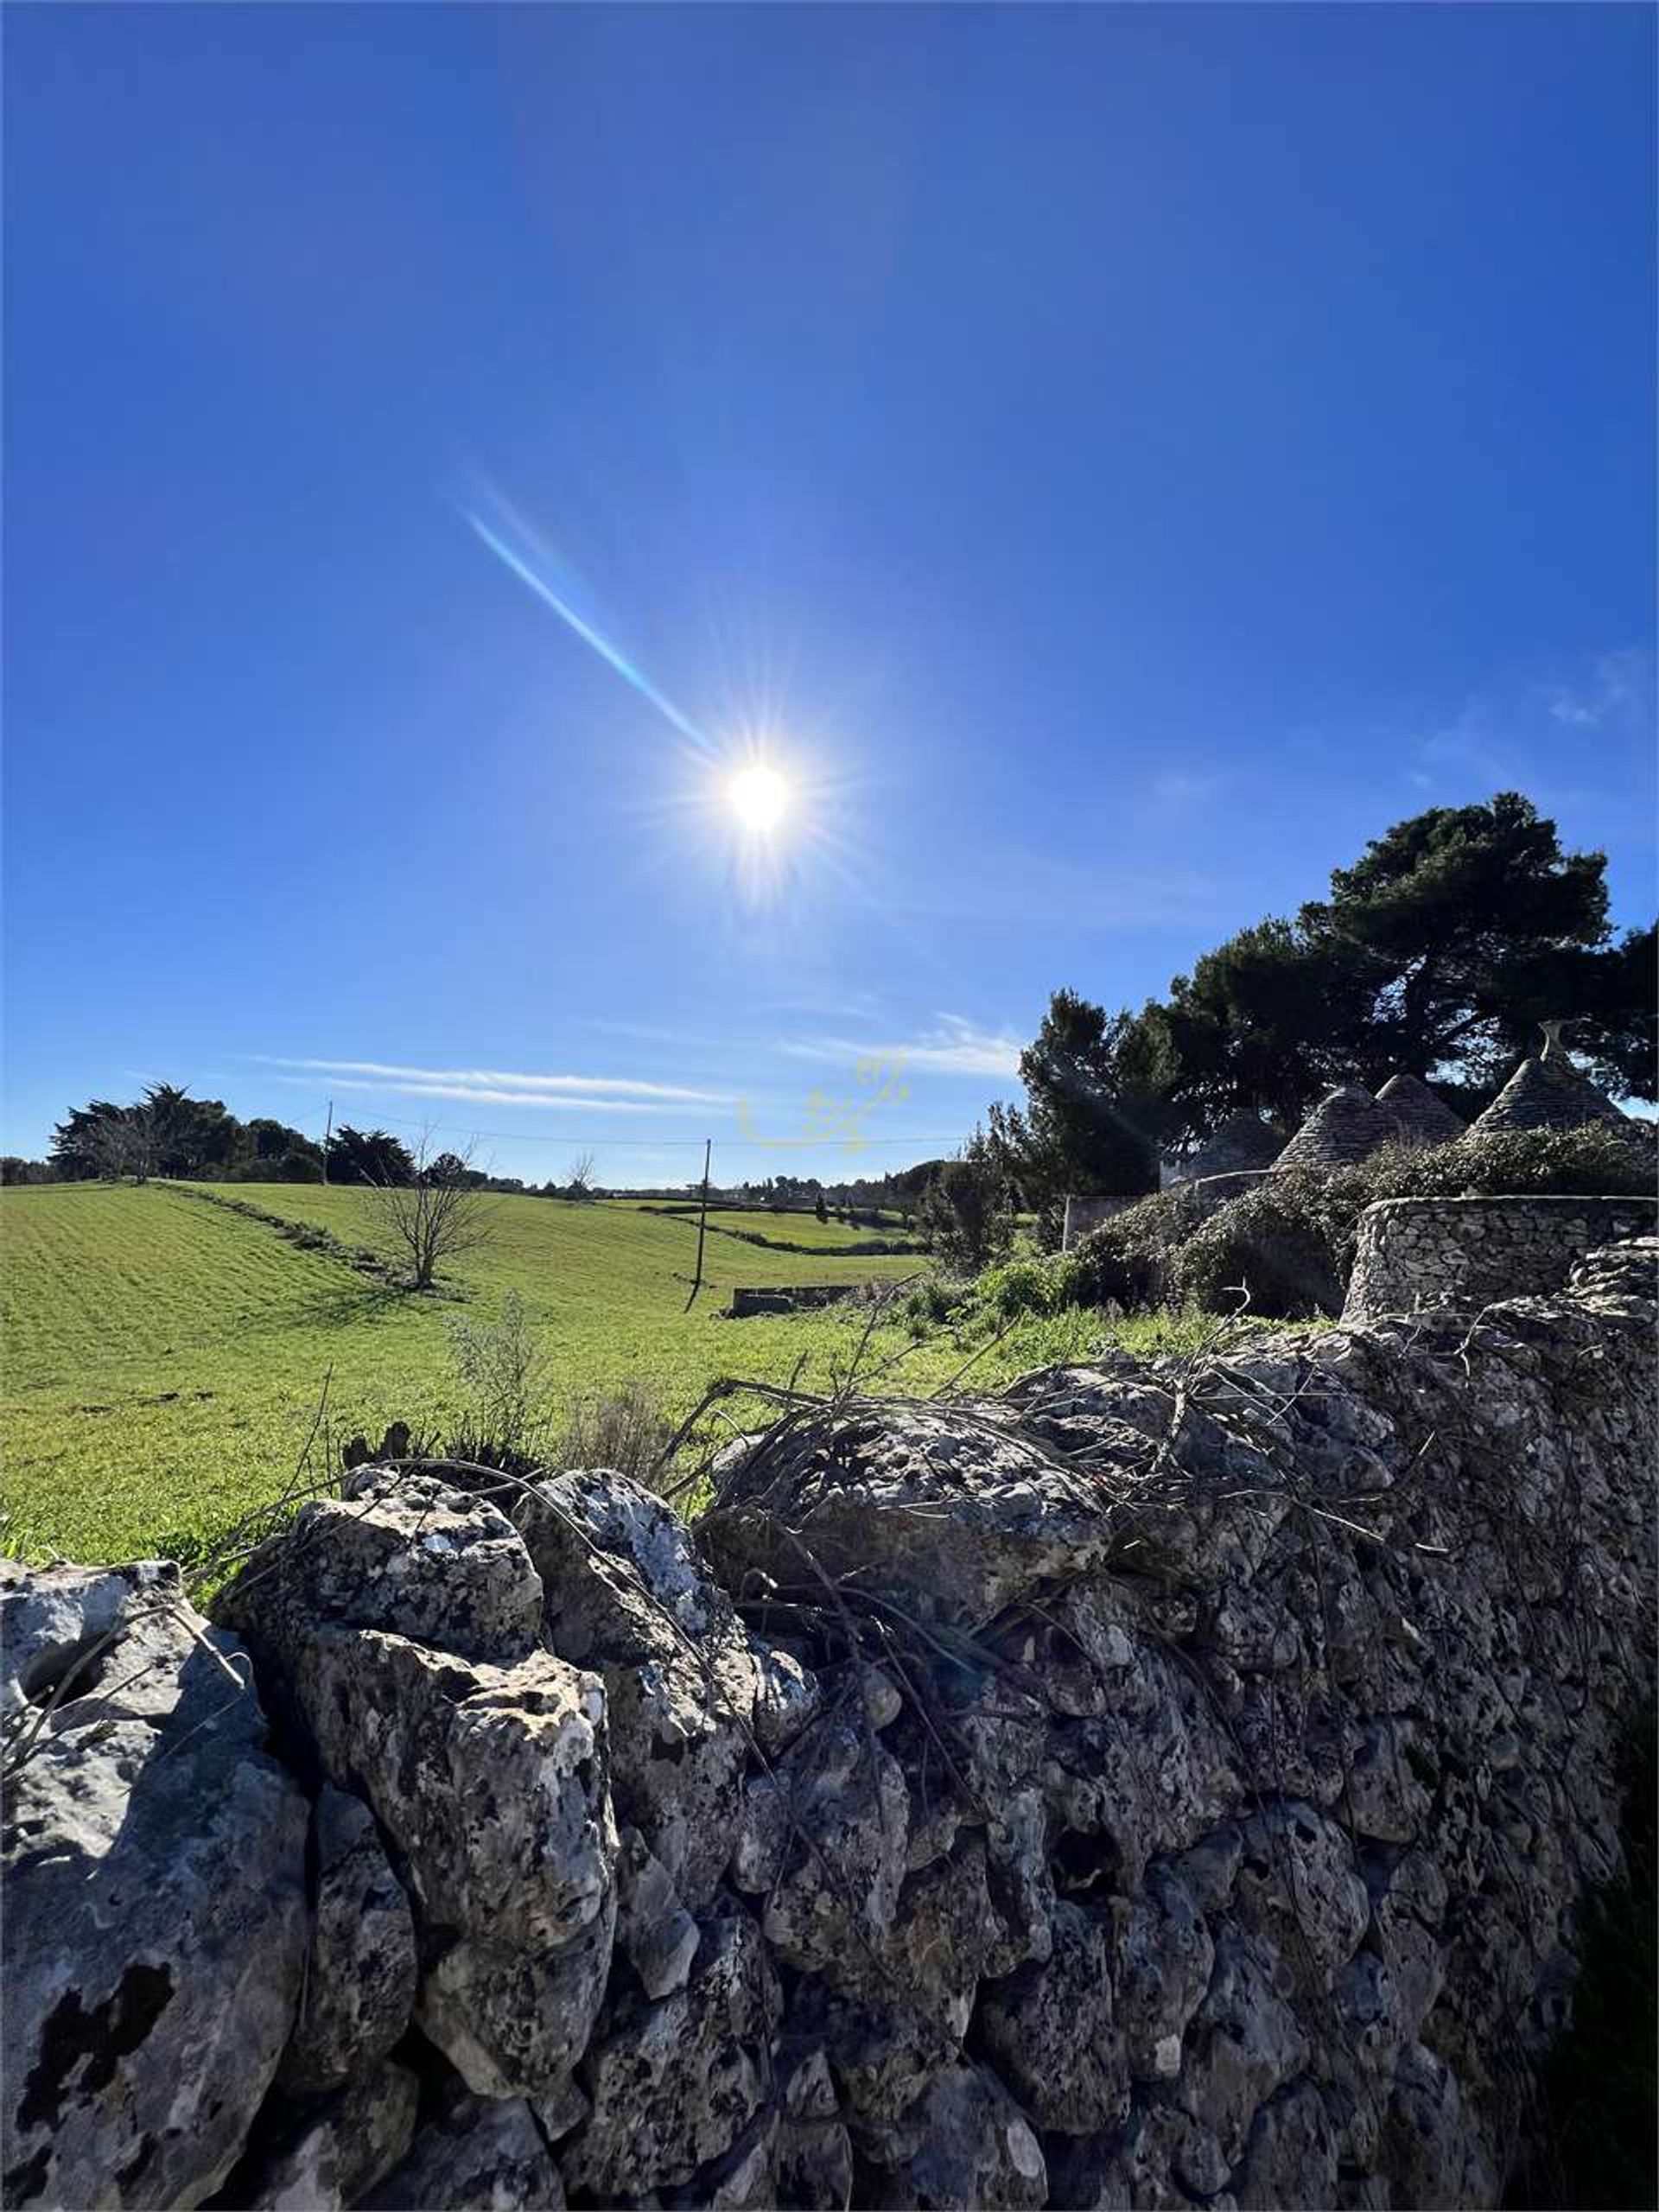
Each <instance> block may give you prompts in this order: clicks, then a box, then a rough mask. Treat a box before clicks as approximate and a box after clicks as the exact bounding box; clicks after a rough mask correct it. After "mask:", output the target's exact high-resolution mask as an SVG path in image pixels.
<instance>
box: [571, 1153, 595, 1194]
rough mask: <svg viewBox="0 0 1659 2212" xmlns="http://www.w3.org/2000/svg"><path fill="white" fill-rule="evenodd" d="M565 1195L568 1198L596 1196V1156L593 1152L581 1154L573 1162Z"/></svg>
mask: <svg viewBox="0 0 1659 2212" xmlns="http://www.w3.org/2000/svg"><path fill="white" fill-rule="evenodd" d="M564 1195H565V1196H566V1198H592V1197H593V1196H594V1155H593V1154H592V1153H591V1152H579V1153H578V1154H576V1156H575V1159H574V1160H572V1161H571V1163H570V1173H569V1179H568V1180H567V1181H566V1184H565V1186H564Z"/></svg>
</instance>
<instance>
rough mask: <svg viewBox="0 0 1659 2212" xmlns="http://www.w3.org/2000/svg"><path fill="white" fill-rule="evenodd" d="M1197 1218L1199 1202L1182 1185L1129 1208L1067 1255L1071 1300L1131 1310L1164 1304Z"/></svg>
mask: <svg viewBox="0 0 1659 2212" xmlns="http://www.w3.org/2000/svg"><path fill="white" fill-rule="evenodd" d="M1196 1219H1197V1205H1196V1202H1195V1201H1194V1199H1193V1198H1192V1193H1191V1192H1190V1191H1189V1190H1187V1189H1185V1188H1184V1187H1182V1186H1181V1185H1177V1186H1176V1187H1175V1188H1174V1189H1173V1190H1168V1191H1154V1192H1152V1194H1151V1195H1150V1196H1149V1197H1147V1198H1142V1199H1141V1200H1140V1201H1139V1202H1138V1204H1136V1205H1132V1206H1126V1207H1125V1208H1124V1209H1123V1211H1122V1213H1116V1214H1114V1215H1113V1216H1112V1217H1111V1219H1110V1220H1109V1221H1103V1222H1102V1224H1100V1227H1099V1228H1098V1229H1095V1230H1090V1233H1089V1234H1088V1236H1084V1237H1082V1238H1080V1239H1079V1240H1078V1242H1077V1244H1076V1245H1075V1246H1074V1247H1073V1248H1072V1249H1071V1251H1070V1252H1068V1253H1066V1254H1065V1262H1066V1267H1065V1275H1064V1277H1063V1281H1064V1285H1065V1302H1066V1303H1067V1304H1068V1305H1072V1306H1122V1308H1123V1310H1124V1312H1125V1313H1141V1312H1146V1311H1149V1310H1151V1309H1152V1308H1154V1307H1155V1306H1162V1305H1163V1304H1164V1303H1165V1302H1166V1293H1167V1291H1168V1287H1169V1281H1170V1276H1171V1273H1172V1270H1173V1266H1174V1262H1175V1257H1176V1255H1177V1253H1178V1252H1179V1249H1180V1247H1181V1244H1182V1243H1183V1242H1184V1241H1185V1238H1186V1236H1188V1235H1189V1234H1190V1233H1191V1230H1192V1224H1193V1223H1194V1221H1195V1220H1196Z"/></svg>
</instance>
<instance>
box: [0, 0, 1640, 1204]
mask: <svg viewBox="0 0 1659 2212" xmlns="http://www.w3.org/2000/svg"><path fill="white" fill-rule="evenodd" d="M5 45H6V49H7V64H8V66H7V81H6V95H5V96H6V108H7V114H6V125H7V129H6V148H5V186H6V191H5V247H6V274H7V291H8V296H7V301H6V315H5V323H4V353H5V372H6V397H7V403H8V404H7V410H6V442H5V462H6V490H7V507H8V530H7V542H6V549H5V550H6V556H7V557H6V563H5V613H6V618H7V620H6V627H7V641H8V647H9V651H8V656H7V663H8V664H7V671H6V698H5V707H6V737H7V747H6V777H7V791H6V798H7V807H6V861H7V868H6V901H7V905H6V921H7V928H6V945H5V951H6V963H7V973H6V982H7V1010H8V1020H7V1085H8V1090H7V1116H6V1124H5V1131H4V1143H5V1146H6V1148H8V1149H12V1150H22V1151H25V1152H35V1151H38V1150H39V1149H41V1147H43V1145H44V1143H45V1141H46V1139H47V1135H48V1130H49V1126H50V1123H51V1122H52V1121H53V1120H54V1118H55V1117H56V1116H58V1115H59V1114H60V1113H61V1111H62V1110H63V1109H65V1108H66V1107H67V1106H68V1105H69V1104H71V1103H75V1102H78V1101H79V1100H81V1099H83V1098H85V1097H86V1096H89V1095H92V1094H93V1093H99V1094H114V1095H116V1096H125V1095H129V1094H130V1092H131V1091H132V1090H134V1089H135V1088H136V1086H137V1083H138V1082H139V1081H140V1080H141V1079H143V1078H144V1077H152V1076H163V1077H168V1078H171V1079H175V1080H178V1081H181V1082H187V1083H189V1084H191V1085H192V1086H193V1087H194V1089H195V1090H197V1091H199V1092H201V1093H206V1094H209V1095H216V1096H222V1097H224V1098H225V1099H226V1101H227V1103H229V1104H230V1105H231V1106H232V1108H233V1109H235V1110H237V1111H238V1112H240V1113H243V1114H253V1113H261V1112H264V1113H277V1114H280V1115H282V1116H283V1117H284V1118H287V1119H291V1120H294V1121H296V1122H299V1123H301V1124H302V1126H305V1127H308V1128H313V1129H314V1130H320V1129H321V1122H322V1117H323V1113H324V1110H325V1107H326V1103H327V1100H328V1098H329V1097H331V1096H332V1097H333V1098H334V1102H335V1113H336V1116H337V1117H344V1118H349V1119H352V1120H354V1121H357V1122H377V1121H378V1122H385V1123H387V1124H388V1125H389V1126H392V1127H395V1128H398V1129H399V1130H400V1131H402V1132H404V1134H410V1133H411V1132H412V1131H413V1130H414V1129H415V1128H416V1127H417V1126H418V1125H420V1124H422V1123H423V1122H432V1123H434V1124H436V1125H437V1126H438V1128H439V1129H440V1130H441V1132H442V1141H446V1142H448V1141H454V1139H455V1137H456V1136H457V1135H458V1134H460V1133H463V1132H467V1131H472V1130H477V1131H480V1132H483V1133H484V1135H483V1140H482V1145H481V1149H482V1150H483V1151H484V1152H486V1153H488V1154H493V1159H494V1162H495V1164H496V1166H497V1167H498V1169H499V1171H500V1172H502V1173H519V1174H524V1175H525V1176H530V1177H536V1178H540V1177H543V1176H545V1175H548V1174H554V1175H557V1174H559V1173H562V1172H563V1168H564V1166H565V1165H566V1163H567V1162H568V1161H569V1158H570V1157H571V1155H572V1154H573V1153H575V1152H576V1151H578V1150H591V1151H593V1152H594V1153H596V1154H597V1155H598V1160H599V1173H601V1177H603V1178H604V1179H607V1180H610V1181H612V1182H623V1181H629V1180H656V1179H666V1178H672V1179H682V1178H683V1177H687V1176H690V1174H692V1173H694V1172H695V1171H696V1167H697V1166H698V1164H699V1161H700V1157H701V1140H702V1137H703V1136H704V1135H713V1136H714V1138H715V1147H716V1150H715V1163H716V1173H717V1175H718V1174H723V1175H724V1176H726V1177H727V1178H728V1179H731V1178H735V1177H737V1176H739V1175H741V1174H745V1173H775V1172H778V1171H779V1170H780V1169H781V1170H785V1171H789V1172H805V1164H806V1163H808V1162H810V1165H811V1167H812V1168H814V1169H816V1170H817V1172H820V1173H824V1174H826V1175H827V1176H831V1175H840V1174H844V1173H868V1172H872V1171H874V1170H877V1169H879V1168H880V1166H884V1165H889V1164H892V1165H897V1164H899V1163H901V1162H903V1161H904V1160H908V1159H912V1158H915V1157H918V1156H921V1155H924V1154H928V1153H931V1152H937V1151H938V1150H939V1149H941V1148H942V1147H944V1145H945V1144H946V1143H948V1142H950V1141H954V1140H956V1139H957V1138H959V1137H960V1136H961V1135H963V1133H965V1131H966V1129H967V1128H968V1127H969V1124H970V1123H971V1122H972V1120H973V1118H974V1116H975V1115H976V1113H977V1112H978V1111H979V1110H980V1109H981V1108H982V1105H983V1103H984V1102H985V1101H986V1099H987V1098H988V1097H990V1096H996V1095H999V1094H1001V1093H1006V1092H1007V1090H1008V1088H1009V1082H1008V1071H1009V1070H1010V1068H1011V1065H1012V1060H1013V1057H1014V1052H1015V1050H1016V1049H1017V1045H1018V1042H1019V1041H1020V1040H1021V1039H1024V1038H1026V1037H1027V1036H1029V1034H1030V1033H1031V1031H1032V1029H1033V1027H1034V1026H1035V1023H1036V1021H1037V1020H1038V1019H1039V1016H1040V1014H1041V1010H1042V1007H1043V1005H1044V1003H1045V1001H1046V996H1047V994H1048V993H1049V991H1050V990H1051V989H1052V988H1054V987H1055V986H1056V985H1058V984H1061V983H1070V984H1071V985H1073V986H1075V987H1076V988H1080V989H1083V990H1084V991H1087V992H1088V993H1090V995H1094V996H1096V997H1099V998H1102V999H1103V1000H1105V1001H1108V1002H1109V1003H1113V1004H1116V1003H1121V1002H1124V1001H1138V1000H1139V999H1141V997H1142V996H1144V995H1146V994H1147V993H1148V992H1149V991H1155V990H1159V989H1161V988H1163V986H1164V985H1165V984H1166V982H1167V980H1168V978H1169V976H1171V974H1172V973H1173V972H1175V971H1176V970H1177V969H1180V968H1182V967H1184V966H1185V965H1186V964H1187V963H1189V962H1190V961H1191V960H1192V957H1195V956H1196V955H1197V954H1198V952H1200V951H1201V950H1204V949H1205V947H1206V946H1207V945H1208V944H1211V943H1213V942H1214V941H1215V940H1216V939H1217V938H1219V937H1221V936H1223V935H1224V934H1226V933H1227V932H1229V931H1230V930H1232V929H1234V928H1236V927H1237V926H1239V925H1243V924H1244V923H1247V922H1249V921H1251V920H1254V919H1255V918H1258V917H1259V916H1260V915H1261V914H1262V913H1263V912H1268V911H1282V910H1284V909H1286V908H1287V907H1289V906H1293V905H1294V903H1295V902H1296V901H1298V900H1299V899H1301V898H1304V897H1306V896H1307V895H1309V894H1310V893H1314V892H1316V891H1317V890H1318V889H1319V887H1320V886H1321V884H1322V882H1323V880H1324V879H1325V874H1327V872H1328V870H1329V868H1331V867H1332V865H1333V864H1336V863H1339V862H1343V861H1347V860H1350V859H1351V858H1352V857H1353V856H1354V855H1356V854H1357V851H1358V849H1359V848H1360V846H1361V845H1362V844H1363V841H1364V839H1365V838H1366V837H1367V836H1370V835H1373V834H1376V833H1377V832H1379V831H1380V830H1381V829H1383V828H1384V827H1385V826H1386V825H1387V824H1388V823H1390V822H1392V821H1394V820H1396V819H1398V818H1399V817H1402V815H1405V814H1407V813H1409V812H1412V811H1414V810H1416V809H1417V808H1419V807H1420V806H1421V805H1425V804H1434V803H1440V802H1448V803H1454V802H1459V801H1462V800H1465V799H1469V798H1484V797H1485V796H1487V795H1489V794H1490V793H1491V791H1493V790H1494V789H1496V788H1499V787H1501V786H1504V785H1518V786H1520V787H1521V788H1522V789H1524V790H1526V791H1529V792H1530V793H1531V794H1532V795H1533V796H1534V797H1535V798H1537V799H1538V800H1539V802H1540V803H1541V804H1543V805H1544V806H1545V807H1546V808H1548V810H1550V811H1551V812H1553V813H1554V815H1555V816H1556V817H1557V818H1558V819H1559V821H1560V823H1561V825H1562V828H1563V830H1564V832H1565V833H1566V834H1567V836H1569V837H1570V838H1571V839H1572V840H1573V841H1574V842H1580V843H1590V844H1595V845H1599V846H1601V847H1604V848H1605V849H1606V851H1607V852H1608V854H1609V856H1610V873H1611V881H1612V885H1613V887H1614V894H1615V905H1616V908H1617V910H1618V914H1619V916H1620V918H1622V919H1623V920H1625V921H1636V920H1639V919H1645V918H1647V917H1648V914H1649V912H1650V910H1651V902H1652V897H1653V874H1654V869H1653V863H1654V791H1653V750H1654V748H1653V736H1654V728H1653V725H1654V711H1653V665H1654V663H1653V651H1654V643H1655V639H1654V607H1655V581H1656V580H1655V568H1654V512H1653V509H1654V490H1653V487H1654V480H1655V452H1654V428H1653V397H1654V377H1655V361H1654V331H1655V320H1656V315H1655V298H1654V280H1653V274H1652V271H1653V265H1654V246H1655V240H1654V235H1653V232H1654V219H1653V213H1652V209H1653V186H1654V155H1655V148H1654V60H1655V55H1654V48H1655V23H1654V18H1653V16H1652V15H1651V13H1650V12H1649V11H1647V10H1642V9H1637V8H1634V7H1630V8H1622V7H1590V6H1585V7H1578V6H1568V7H1560V8H1557V7H1552V6H1532V7H1516V8H1511V7H1506V6H1501V5H1493V6H1486V7H1478V8H1460V7H1442V8H1432V9H1431V8H1364V7H1325V8H1313V7H1302V8H1280V9H1272V8H1264V9H1257V8H1249V7H1239V8H1219V9H1210V8H1206V7H1202V6H1194V7H1173V6H1172V7H1154V8H1122V9H1120V8H1111V7H1101V8H1097V9H1077V10H1069V9H1068V10H1044V9H1020V8H1006V9H995V8H973V9H969V8H961V9H945V10H933V9H930V8H926V7H912V8H903V9H900V8H893V9H890V10H866V9H863V8H859V7H846V8H828V7H826V8H820V9H814V10H797V9H794V8H791V7H777V8H770V9H760V8H750V9H742V10H726V9H724V8H721V7H717V6H715V7H706V8H695V9H685V10H677V11H670V10H657V9H654V8H647V7H640V8H628V9H621V8H613V9H570V10H556V9H553V8H504V9H499V10H498V9H493V8H486V7H477V8H451V9H435V8H404V9H385V8H379V7H370V8H362V9H359V8H356V7H353V6H350V5H334V6H330V7H327V8H304V7H289V8H197V7H194V6H190V5H178V6H173V7H168V8H159V9H137V10H118V9H105V8H94V7H85V8H67V9H54V10H48V9H12V10H9V11H8V12H7V17H6V22H5ZM553 602H556V603H557V605H556V606H555V604H554V603H553ZM561 608H562V609H563V613H561V612H560V611H558V609H561ZM567 617H568V618H569V619H567ZM601 646H602V648H603V649H602V650H601ZM757 743H760V744H764V746H765V747H766V748H767V749H768V751H769V753H770V754H771V755H772V757H773V758H774V759H775V760H777V761H778V762H779V764H780V766H782V768H783V769H784V771H785V773H786V774H787V775H788V776H789V777H790V779H791V781H792V784H793V785H794V799H793V804H792V806H791V814H790V817H789V819H788V822H787V825H786V829H787V834H785V835H784V836H781V837H779V838H778V839H776V840H774V841H773V842H772V844H771V845H770V846H768V848H767V849H766V850H765V852H764V853H762V852H760V850H758V849H757V847H756V844H755V841H754V840H753V838H750V837H747V836H745V835H743V834H742V833H741V831H739V829H737V827H736V825H735V823H734V820H733V818H732V817H731V813H730V810H729V808H728V807H727V806H726V805H725V804H724V803H723V794H724V790H725V784H726V779H728V775H729V773H730V771H731V768H732V766H733V765H734V763H736V762H738V761H740V760H741V759H742V758H743V757H744V754H745V750H746V748H748V747H753V746H754V745H756V744H757ZM900 1056H903V1059H904V1065H903V1069H902V1072H899V1071H898V1067H897V1063H898V1061H899V1057H900ZM901 1090H903V1091H905V1092H906V1095H905V1096H899V1092H900V1091H901ZM849 1117H850V1118H851V1121H852V1122H854V1123H855V1125H856V1128H857V1130H858V1132H859V1133H860V1134H861V1135H862V1136H863V1137H864V1138H865V1139H866V1140H867V1141H868V1143H867V1148H865V1149H864V1150H862V1151H861V1152H859V1153H858V1154H854V1155H850V1156H849V1154H848V1153H847V1152H846V1150H845V1148H844V1145H843V1144H842V1142H841V1139H842V1138H843V1137H844V1136H845V1135H846V1133H847V1128H848V1126H849ZM806 1136H817V1137H824V1136H829V1137H831V1138H833V1139H835V1140H836V1141H834V1142H832V1143H830V1144H828V1145H823V1144H819V1145H816V1146H814V1145H804V1144H801V1143H799V1142H798V1140H800V1139H801V1138H803V1137H806ZM786 1138H787V1139H793V1140H797V1142H795V1143H794V1144H793V1145H792V1146H785V1145H783V1144H781V1143H780V1140H782V1139H786Z"/></svg>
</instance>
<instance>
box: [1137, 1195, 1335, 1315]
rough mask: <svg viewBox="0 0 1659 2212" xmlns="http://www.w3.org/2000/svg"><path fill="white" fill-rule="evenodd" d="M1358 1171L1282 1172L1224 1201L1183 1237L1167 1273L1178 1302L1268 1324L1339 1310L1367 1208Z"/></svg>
mask: <svg viewBox="0 0 1659 2212" xmlns="http://www.w3.org/2000/svg"><path fill="white" fill-rule="evenodd" d="M1370 1197H1371V1192H1370V1185H1369V1182H1368V1179H1367V1178H1366V1176H1365V1174H1364V1172H1363V1169H1345V1170H1344V1171H1342V1172H1340V1173H1337V1174H1333V1175H1321V1174H1318V1173H1312V1172H1310V1171H1308V1170H1306V1169H1301V1170H1297V1169H1293V1168H1287V1169H1286V1171H1285V1172H1284V1173H1282V1174H1275V1175H1270V1176H1268V1178H1267V1179H1266V1180H1265V1181H1263V1182H1261V1183H1256V1184H1253V1185H1251V1186H1250V1188H1249V1190H1246V1191H1242V1192H1240V1193H1239V1195H1238V1196H1237V1198H1230V1199H1229V1200H1228V1201H1227V1204H1226V1205H1224V1206H1222V1207H1220V1208H1218V1209H1217V1211H1216V1212H1215V1213H1213V1214H1211V1217H1210V1218H1209V1220H1208V1221H1206V1222H1204V1223H1202V1224H1200V1225H1199V1226H1198V1228H1197V1229H1195V1230H1193V1231H1192V1235H1191V1236H1188V1237H1187V1239H1186V1240H1185V1243H1183V1245H1182V1246H1181V1249H1180V1250H1179V1253H1178V1254H1177V1255H1176V1256H1175V1259H1174V1262H1173V1265H1172V1267H1171V1269H1170V1274H1169V1285H1168V1287H1169V1289H1170V1291H1171V1292H1172V1294H1173V1296H1174V1298H1175V1299H1176V1300H1177V1301H1178V1302H1179V1301H1185V1300H1191V1301H1192V1303H1193V1304H1194V1305H1197V1306H1204V1307H1206V1308H1208V1310H1209V1311H1211V1313H1226V1312H1229V1311H1230V1310H1231V1309H1232V1308H1233V1307H1235V1306H1237V1305H1238V1304H1239V1299H1238V1296H1237V1293H1238V1291H1239V1290H1240V1288H1241V1287H1242V1288H1243V1290H1244V1291H1245V1292H1246V1293H1248V1300H1249V1303H1248V1310H1249V1312H1250V1313H1255V1314H1259V1315H1262V1316H1265V1317H1267V1318H1269V1319H1274V1320H1301V1319H1307V1318H1309V1317H1311V1316H1313V1315H1315V1314H1320V1313H1340V1312H1341V1311H1342V1303H1343V1299H1344V1294H1345V1290H1346V1285H1347V1280H1348V1268H1349V1264H1350V1262H1351V1254H1352V1247H1353V1239H1354V1231H1355V1228H1356V1225H1357V1223H1358V1220H1359V1217H1360V1214H1361V1213H1362V1211H1363V1210H1364V1208H1365V1207H1366V1206H1367V1205H1369V1204H1370Z"/></svg>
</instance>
